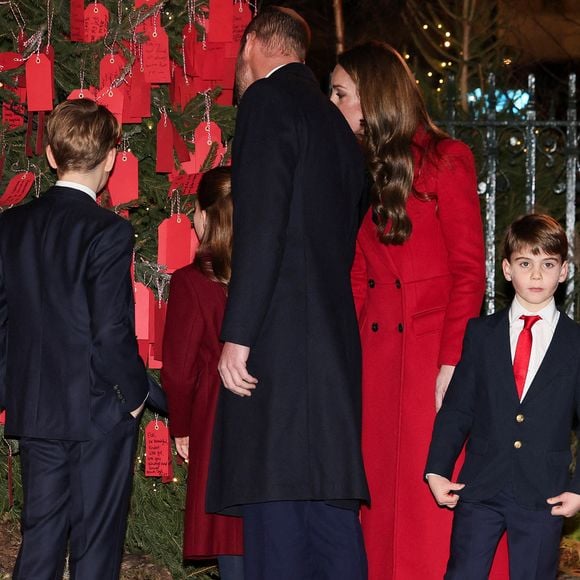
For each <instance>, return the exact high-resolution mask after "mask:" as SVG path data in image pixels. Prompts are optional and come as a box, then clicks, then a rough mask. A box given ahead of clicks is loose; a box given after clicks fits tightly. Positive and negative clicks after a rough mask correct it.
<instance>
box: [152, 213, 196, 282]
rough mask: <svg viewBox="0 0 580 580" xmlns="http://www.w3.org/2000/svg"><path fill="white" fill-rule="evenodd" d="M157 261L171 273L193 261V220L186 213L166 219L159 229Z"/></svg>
mask: <svg viewBox="0 0 580 580" xmlns="http://www.w3.org/2000/svg"><path fill="white" fill-rule="evenodd" d="M157 232H158V246H157V262H158V263H159V264H163V265H164V266H166V267H167V271H168V272H169V273H171V272H173V271H175V270H177V269H178V268H181V267H183V266H187V264H189V263H191V222H190V221H189V219H188V217H187V216H186V215H184V214H174V215H172V216H171V217H170V218H167V219H164V220H163V221H162V222H161V223H160V224H159V228H158V229H157Z"/></svg>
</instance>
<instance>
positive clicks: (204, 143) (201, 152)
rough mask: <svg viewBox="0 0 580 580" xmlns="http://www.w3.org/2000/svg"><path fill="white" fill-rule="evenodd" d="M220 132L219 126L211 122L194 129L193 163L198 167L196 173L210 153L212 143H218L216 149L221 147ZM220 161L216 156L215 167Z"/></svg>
mask: <svg viewBox="0 0 580 580" xmlns="http://www.w3.org/2000/svg"><path fill="white" fill-rule="evenodd" d="M221 138H222V131H221V129H220V128H219V125H217V124H216V123H214V122H213V121H210V122H207V121H206V122H205V123H200V124H199V125H198V126H197V128H196V129H195V137H194V139H195V162H196V163H197V165H198V169H197V171H196V173H197V172H199V170H200V169H201V167H202V166H203V164H204V163H205V161H206V159H207V156H208V154H209V152H210V149H211V146H212V145H213V144H214V143H218V148H220V146H221ZM219 161H220V157H219V155H216V158H215V160H214V163H213V164H212V165H213V166H215V165H216V164H218V163H219Z"/></svg>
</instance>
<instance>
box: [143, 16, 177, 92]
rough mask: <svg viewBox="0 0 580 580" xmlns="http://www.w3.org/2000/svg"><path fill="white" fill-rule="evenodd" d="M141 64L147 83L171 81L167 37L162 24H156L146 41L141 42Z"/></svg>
mask: <svg viewBox="0 0 580 580" xmlns="http://www.w3.org/2000/svg"><path fill="white" fill-rule="evenodd" d="M143 64H144V66H145V70H144V71H143V72H144V73H145V80H146V81H147V82H148V83H169V82H171V69H170V66H169V38H168V37H167V33H166V32H165V30H164V29H163V27H162V26H159V25H157V24H156V25H155V26H154V28H153V31H152V32H151V33H150V35H149V39H148V40H147V42H145V43H143Z"/></svg>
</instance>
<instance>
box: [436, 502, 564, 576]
mask: <svg viewBox="0 0 580 580" xmlns="http://www.w3.org/2000/svg"><path fill="white" fill-rule="evenodd" d="M504 532H506V533H507V541H508V553H509V562H510V580H550V579H555V578H556V576H557V573H558V556H559V547H560V536H561V533H562V518H561V517H559V516H553V515H551V514H550V510H549V509H545V510H531V509H526V508H524V507H522V506H520V505H518V503H517V502H516V501H515V498H514V497H513V495H511V493H508V492H501V493H499V494H497V495H496V496H495V497H493V498H491V499H489V500H486V501H482V502H464V501H461V500H460V501H459V503H458V504H457V507H456V508H455V513H454V516H453V532H452V534H451V556H450V558H449V563H448V565H447V573H446V574H445V580H487V578H488V575H489V570H490V568H491V564H492V561H493V556H494V554H495V550H496V548H497V544H498V542H499V539H500V538H501V536H502V534H503V533H504Z"/></svg>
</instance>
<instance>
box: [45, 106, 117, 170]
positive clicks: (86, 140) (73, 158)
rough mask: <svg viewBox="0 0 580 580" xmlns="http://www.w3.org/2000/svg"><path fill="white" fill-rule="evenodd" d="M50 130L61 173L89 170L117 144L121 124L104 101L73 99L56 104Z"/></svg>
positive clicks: (49, 135)
mask: <svg viewBox="0 0 580 580" xmlns="http://www.w3.org/2000/svg"><path fill="white" fill-rule="evenodd" d="M46 134H47V141H48V145H50V149H51V151H52V154H53V156H54V160H55V162H56V165H57V167H58V172H59V173H66V172H68V171H80V172H87V171H92V170H93V169H94V168H95V167H96V166H97V165H99V163H101V162H102V161H103V160H104V159H105V157H106V156H107V154H108V153H109V151H110V150H111V149H114V148H115V147H116V145H117V143H118V142H119V137H120V136H121V127H120V125H119V123H118V122H117V120H116V119H115V117H114V116H113V114H112V113H111V112H110V111H109V110H108V109H107V108H106V107H104V106H103V105H99V104H97V103H95V102H94V101H91V100H90V99H73V100H70V101H64V102H63V103H60V104H59V105H57V106H56V107H55V108H54V110H53V111H52V113H51V114H50V117H49V118H48V121H47V124H46Z"/></svg>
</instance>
